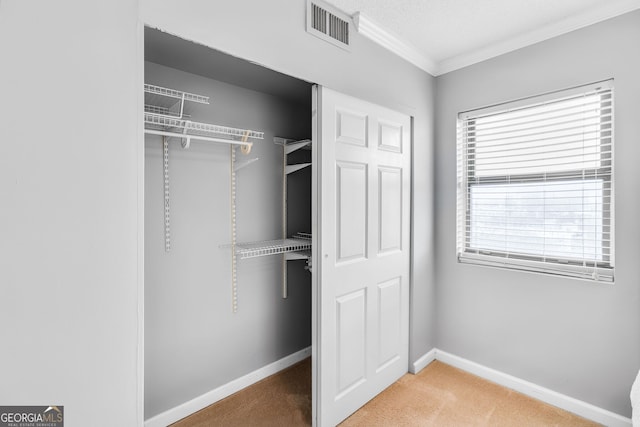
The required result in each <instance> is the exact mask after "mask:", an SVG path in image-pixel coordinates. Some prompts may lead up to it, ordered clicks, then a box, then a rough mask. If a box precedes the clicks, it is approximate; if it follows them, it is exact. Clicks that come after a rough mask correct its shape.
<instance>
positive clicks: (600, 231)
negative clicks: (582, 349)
mask: <svg viewBox="0 0 640 427" xmlns="http://www.w3.org/2000/svg"><path fill="white" fill-rule="evenodd" d="M612 84H613V81H612V80H610V81H605V82H599V83H596V84H592V85H588V86H581V87H579V88H573V89H570V90H565V91H561V92H555V93H553V94H546V95H542V96H538V97H535V98H528V99H525V100H519V101H514V102H510V103H506V104H501V105H497V106H493V107H487V108H482V109H478V110H473V111H469V112H464V113H460V114H459V115H458V242H457V250H458V260H459V261H460V262H466V263H474V264H482V265H488V266H494V267H505V268H512V269H518V270H527V271H534V272H541V273H548V274H556V275H563V276H572V277H579V278H584V279H592V280H599V281H607V282H613V266H614V262H613V260H614V254H613V234H614V233H613V226H614V224H613V152H612V148H613V147H612V145H613V85H612Z"/></svg>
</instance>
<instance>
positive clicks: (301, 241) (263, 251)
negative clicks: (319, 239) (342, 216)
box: [226, 233, 311, 259]
mask: <svg viewBox="0 0 640 427" xmlns="http://www.w3.org/2000/svg"><path fill="white" fill-rule="evenodd" d="M226 246H227V247H229V246H228V245H226ZM310 251H311V235H310V234H305V233H299V234H296V235H295V236H293V237H290V238H288V239H277V240H265V241H261V242H250V243H236V245H235V253H236V256H237V257H238V258H239V259H249V258H257V257H261V256H267V255H277V254H286V253H290V252H297V253H300V254H301V255H303V257H305V258H308V257H309V255H310V253H311V252H310Z"/></svg>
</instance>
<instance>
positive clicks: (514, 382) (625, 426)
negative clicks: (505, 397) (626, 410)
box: [412, 348, 631, 427]
mask: <svg viewBox="0 0 640 427" xmlns="http://www.w3.org/2000/svg"><path fill="white" fill-rule="evenodd" d="M433 360H438V361H440V362H442V363H446V364H447V365H451V366H454V367H456V368H459V369H462V370H463V371H466V372H469V373H471V374H474V375H477V376H479V377H481V378H484V379H486V380H489V381H492V382H494V383H497V384H500V385H502V386H504V387H507V388H510V389H512V390H516V391H518V392H520V393H522V394H526V395H527V396H530V397H533V398H534V399H538V400H541V401H543V402H545V403H548V404H550V405H553V406H556V407H558V408H561V409H564V410H565V411H569V412H573V413H574V414H577V415H580V416H581V417H584V418H587V419H589V420H592V421H595V422H597V423H600V424H604V425H606V426H608V427H630V426H631V419H630V418H626V417H623V416H622V415H618V414H616V413H614V412H611V411H607V410H606V409H602V408H599V407H597V406H595V405H592V404H590V403H587V402H583V401H581V400H578V399H574V398H573V397H569V396H566V395H564V394H561V393H558V392H555V391H553V390H550V389H548V388H544V387H541V386H539V385H536V384H533V383H530V382H528V381H525V380H522V379H520V378H516V377H514V376H511V375H509V374H505V373H504V372H500V371H496V370H495V369H491V368H488V367H486V366H483V365H480V364H478V363H475V362H472V361H470V360H467V359H464V358H462V357H459V356H455V355H453V354H451V353H447V352H445V351H442V350H439V349H437V348H434V349H433V350H431V351H430V352H428V353H427V354H425V355H424V356H422V357H421V358H420V359H418V360H417V361H416V362H414V363H413V371H412V373H418V372H420V371H421V370H422V369H423V368H424V367H426V366H427V365H428V364H429V363H431V362H432V361H433Z"/></svg>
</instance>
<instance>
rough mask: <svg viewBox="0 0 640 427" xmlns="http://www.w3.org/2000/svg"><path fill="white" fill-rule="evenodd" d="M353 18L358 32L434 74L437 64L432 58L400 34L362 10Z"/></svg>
mask: <svg viewBox="0 0 640 427" xmlns="http://www.w3.org/2000/svg"><path fill="white" fill-rule="evenodd" d="M352 18H353V22H354V23H355V25H356V29H357V30H358V33H360V34H362V35H363V36H365V37H367V38H369V39H371V40H372V41H374V42H376V43H378V44H379V45H380V46H382V47H384V48H385V49H388V50H390V51H391V52H393V53H395V54H396V55H398V56H399V57H401V58H403V59H405V60H407V61H408V62H410V63H412V64H413V65H415V66H416V67H418V68H420V69H422V70H424V71H426V72H427V73H429V74H431V75H434V72H435V70H436V64H435V63H434V62H433V61H432V60H431V59H430V58H427V57H426V56H424V55H423V54H422V53H421V52H420V51H419V50H418V49H416V48H415V47H413V46H411V45H410V44H408V43H407V42H405V41H404V40H402V39H400V38H399V37H398V36H396V35H394V34H391V33H390V32H389V31H387V30H385V29H384V28H383V27H382V26H380V25H378V24H377V23H375V22H374V21H372V20H371V19H369V18H367V17H366V16H364V15H363V14H362V13H361V12H356V13H354V14H353V17H352Z"/></svg>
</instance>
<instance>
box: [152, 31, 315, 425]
mask: <svg viewBox="0 0 640 427" xmlns="http://www.w3.org/2000/svg"><path fill="white" fill-rule="evenodd" d="M144 39H145V42H144V48H145V64H144V81H145V115H144V116H145V177H144V181H145V205H144V211H145V214H144V216H145V226H144V227H145V231H144V234H145V242H144V243H145V254H144V255H145V265H144V268H145V295H144V300H145V319H144V323H145V326H144V330H145V342H144V353H145V360H144V371H145V374H144V377H145V384H144V390H145V391H144V394H145V396H144V400H145V402H144V411H145V415H144V418H145V420H146V422H145V424H147V425H156V424H154V423H157V424H158V425H166V424H163V423H170V422H174V421H177V420H178V419H181V418H183V417H185V416H188V415H189V414H190V413H191V412H195V411H197V410H199V409H202V408H203V407H204V406H207V405H208V404H210V403H213V402H215V401H217V400H220V399H222V398H224V397H226V396H228V395H230V394H232V393H233V392H235V391H237V390H238V389H240V388H242V387H244V386H246V385H249V384H251V382H254V381H256V378H257V379H259V377H256V375H264V376H268V375H270V374H272V373H275V372H277V371H278V370H280V369H282V368H284V367H286V366H287V364H293V363H295V361H299V360H303V359H305V358H307V357H309V356H310V355H311V344H312V330H311V328H312V323H311V322H312V290H311V270H312V269H313V266H312V265H311V262H310V257H311V252H310V251H311V241H310V233H311V227H312V224H311V218H312V212H311V209H312V208H311V204H312V201H311V191H312V189H311V179H312V175H311V167H310V165H311V163H312V160H311V156H312V153H311V148H310V147H311V139H312V84H311V83H309V82H305V81H302V80H299V79H296V78H293V77H290V76H287V75H284V74H281V73H278V72H275V71H273V70H269V69H267V68H264V67H262V66H259V65H256V64H253V63H250V62H248V61H245V60H243V59H239V58H236V57H233V56H230V55H227V54H225V53H222V52H220V51H216V50H214V49H211V48H209V47H206V46H203V45H200V44H196V43H193V42H189V41H186V40H183V39H181V38H179V37H176V36H173V35H170V34H167V33H164V32H162V31H159V30H156V29H151V28H145V32H144ZM203 404H204V406H203ZM310 410H311V409H310V408H309V411H310Z"/></svg>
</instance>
